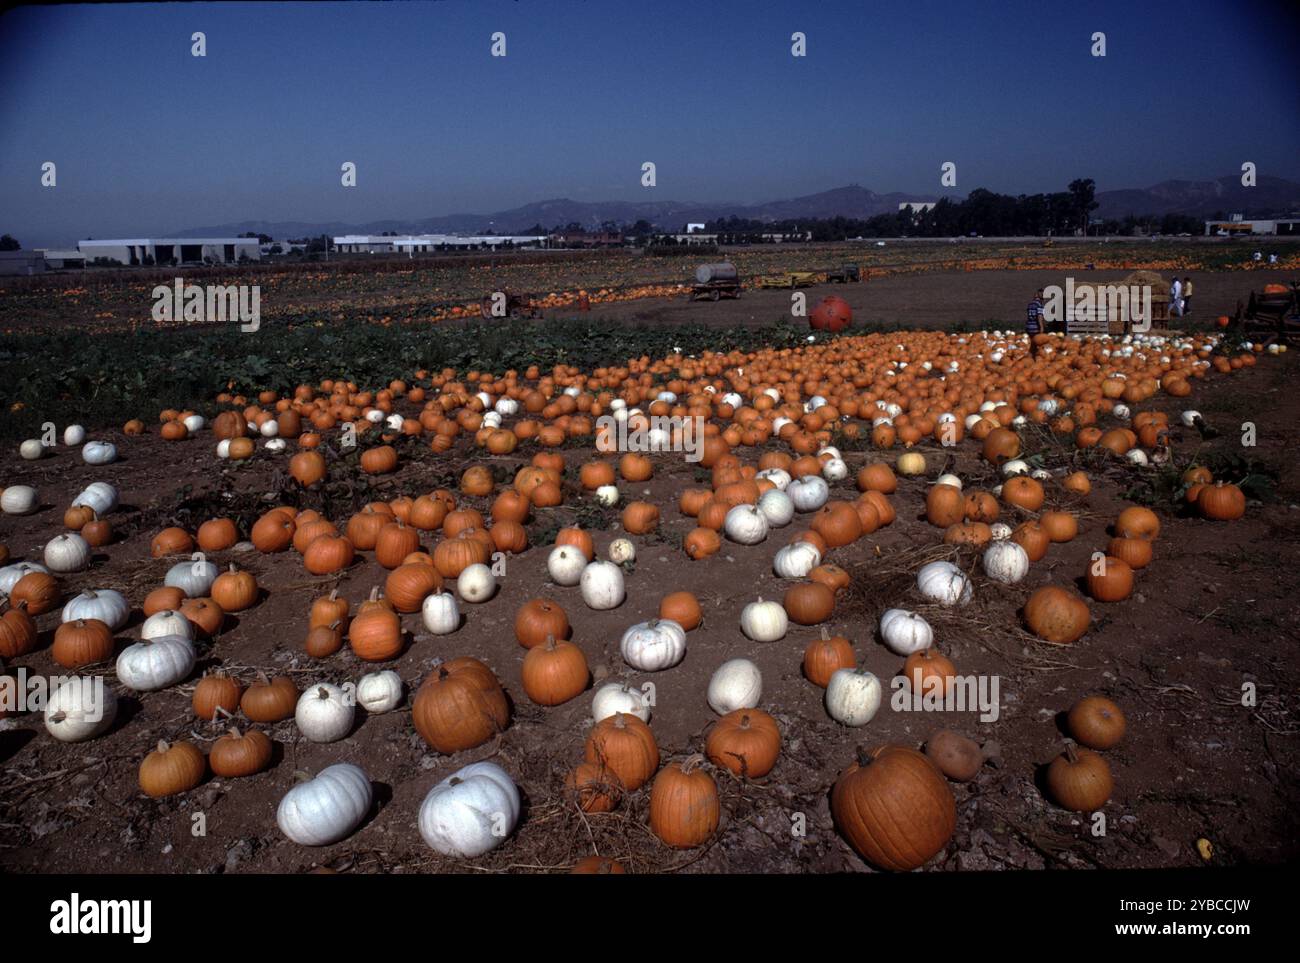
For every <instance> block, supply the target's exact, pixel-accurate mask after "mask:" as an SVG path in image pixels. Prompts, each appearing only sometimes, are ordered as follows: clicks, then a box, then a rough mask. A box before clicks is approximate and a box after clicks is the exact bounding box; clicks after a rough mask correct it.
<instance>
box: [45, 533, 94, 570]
mask: <svg viewBox="0 0 1300 963" xmlns="http://www.w3.org/2000/svg"><path fill="white" fill-rule="evenodd" d="M45 564H46V566H47V567H48V568H49V570H50V571H51V572H80V571H81V570H82V569H85V568H88V567H89V566H90V543H89V542H87V541H86V540H85V539H84V538H82V537H81V536H80V535H78V534H77V533H76V532H63V533H62V534H60V535H55V536H54V537H53V538H52V539H50V540H49V541H48V542H46V543H45Z"/></svg>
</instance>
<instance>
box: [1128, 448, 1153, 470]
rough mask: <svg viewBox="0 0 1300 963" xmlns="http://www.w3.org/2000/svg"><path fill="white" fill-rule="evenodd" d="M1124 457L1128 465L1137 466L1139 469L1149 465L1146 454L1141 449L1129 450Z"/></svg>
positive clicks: (1149, 461)
mask: <svg viewBox="0 0 1300 963" xmlns="http://www.w3.org/2000/svg"><path fill="white" fill-rule="evenodd" d="M1124 457H1125V459H1127V460H1128V463H1129V464H1130V465H1137V466H1138V467H1139V468H1142V467H1145V466H1147V465H1149V464H1151V460H1150V459H1149V458H1147V453H1146V452H1145V451H1143V450H1142V449H1141V448H1134V449H1132V450H1130V451H1129V452H1128V453H1127V454H1125V455H1124Z"/></svg>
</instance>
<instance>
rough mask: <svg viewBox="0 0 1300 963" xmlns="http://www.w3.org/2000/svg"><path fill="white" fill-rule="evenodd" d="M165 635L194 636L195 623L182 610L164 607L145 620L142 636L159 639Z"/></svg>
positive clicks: (141, 630)
mask: <svg viewBox="0 0 1300 963" xmlns="http://www.w3.org/2000/svg"><path fill="white" fill-rule="evenodd" d="M164 635H181V636H184V637H185V638H187V639H191V640H192V639H193V638H194V623H193V622H191V621H190V620H189V619H187V618H186V617H185V616H184V615H182V614H181V613H180V612H177V611H175V610H173V609H164V610H163V611H161V612H155V613H154V614H153V615H151V616H149V617H148V618H147V619H145V620H144V625H142V626H140V638H142V639H157V638H161V637H162V636H164Z"/></svg>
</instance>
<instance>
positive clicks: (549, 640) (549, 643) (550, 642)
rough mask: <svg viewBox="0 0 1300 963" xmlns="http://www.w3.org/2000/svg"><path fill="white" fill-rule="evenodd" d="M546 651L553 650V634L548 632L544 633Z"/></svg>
mask: <svg viewBox="0 0 1300 963" xmlns="http://www.w3.org/2000/svg"><path fill="white" fill-rule="evenodd" d="M546 651H547V652H554V651H555V636H553V635H552V634H551V633H550V632H547V633H546Z"/></svg>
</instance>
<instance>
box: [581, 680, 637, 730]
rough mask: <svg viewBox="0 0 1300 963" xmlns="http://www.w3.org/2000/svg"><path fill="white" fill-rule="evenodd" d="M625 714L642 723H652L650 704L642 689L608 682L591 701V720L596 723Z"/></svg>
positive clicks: (597, 691)
mask: <svg viewBox="0 0 1300 963" xmlns="http://www.w3.org/2000/svg"><path fill="white" fill-rule="evenodd" d="M620 712H625V713H627V714H628V715H633V716H636V717H637V718H638V719H640V720H641V721H642V722H649V721H650V703H649V701H648V700H647V698H646V694H645V693H644V692H642V691H641V690H640V689H633V688H632V687H631V686H629V685H625V684H623V683H622V682H606V683H605V684H604V685H603V686H601V687H600V688H599V689H597V690H596V694H595V695H594V696H592V699H591V718H592V719H593V720H595V721H596V722H600V720H601V719H608V718H609V717H610V716H613V715H617V714H618V713H620Z"/></svg>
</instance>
